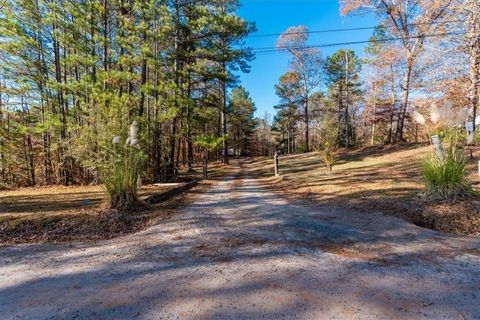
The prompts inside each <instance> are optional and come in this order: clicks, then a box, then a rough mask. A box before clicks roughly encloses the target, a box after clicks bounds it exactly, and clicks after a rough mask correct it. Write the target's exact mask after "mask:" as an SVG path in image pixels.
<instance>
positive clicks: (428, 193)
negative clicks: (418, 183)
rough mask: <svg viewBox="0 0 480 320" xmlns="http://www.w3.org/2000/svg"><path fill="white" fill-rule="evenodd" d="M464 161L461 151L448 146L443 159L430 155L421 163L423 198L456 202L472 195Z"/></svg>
mask: <svg viewBox="0 0 480 320" xmlns="http://www.w3.org/2000/svg"><path fill="white" fill-rule="evenodd" d="M466 164H467V162H466V160H465V157H464V155H463V152H462V150H461V149H459V148H457V147H455V146H454V145H450V146H449V147H448V148H447V149H446V151H444V153H443V157H440V156H439V155H437V154H436V153H435V154H432V155H431V156H430V157H429V158H428V159H426V160H425V161H424V162H423V165H422V172H423V178H424V180H425V192H424V196H425V198H427V199H429V200H434V201H456V200H464V199H468V198H471V197H472V196H473V195H474V191H473V189H472V186H471V183H470V182H469V181H468V179H467V178H466V175H465V167H466Z"/></svg>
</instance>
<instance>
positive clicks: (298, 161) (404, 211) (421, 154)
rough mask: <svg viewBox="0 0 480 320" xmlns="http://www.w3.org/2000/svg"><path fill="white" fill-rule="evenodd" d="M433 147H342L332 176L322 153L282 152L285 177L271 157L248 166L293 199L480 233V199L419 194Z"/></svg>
mask: <svg viewBox="0 0 480 320" xmlns="http://www.w3.org/2000/svg"><path fill="white" fill-rule="evenodd" d="M430 150H431V149H430V147H429V146H422V145H401V146H382V147H370V148H365V149H361V150H355V151H349V152H345V151H342V152H340V153H339V154H338V159H337V160H338V161H337V164H336V166H335V167H334V171H333V174H331V175H329V174H327V169H326V166H325V165H324V164H323V158H322V156H321V154H320V153H317V152H313V153H308V154H301V155H286V156H282V157H281V158H280V172H281V179H274V178H272V173H273V160H272V159H269V158H259V159H255V160H252V161H250V162H249V164H248V167H249V168H250V170H251V171H252V172H253V173H254V174H256V175H258V176H260V177H262V178H263V181H264V183H265V184H266V185H267V186H269V187H270V188H272V189H274V190H279V191H282V192H283V193H284V194H286V195H287V196H289V197H291V198H296V199H300V200H311V201H313V202H315V203H321V204H325V205H335V206H346V207H350V208H355V209H359V210H364V211H365V212H368V211H372V210H374V211H381V212H384V213H387V214H391V215H395V216H400V217H402V218H406V219H409V220H411V221H412V222H414V223H416V224H418V225H421V226H424V227H429V228H432V229H436V230H442V231H448V232H454V233H464V234H479V233H480V201H475V200H474V201H470V202H457V203H429V202H427V201H424V200H423V199H422V198H420V196H419V195H420V193H421V192H422V189H423V181H422V177H421V161H422V160H423V159H424V158H425V157H426V156H427V155H428V153H429V152H430ZM477 156H478V155H477ZM477 166H478V159H476V160H472V161H470V162H469V165H468V171H469V172H471V175H470V179H471V180H472V181H473V182H474V187H475V188H476V189H477V190H480V179H479V177H478V174H477V170H478V169H477Z"/></svg>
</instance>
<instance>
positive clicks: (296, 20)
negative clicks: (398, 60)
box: [238, 0, 376, 117]
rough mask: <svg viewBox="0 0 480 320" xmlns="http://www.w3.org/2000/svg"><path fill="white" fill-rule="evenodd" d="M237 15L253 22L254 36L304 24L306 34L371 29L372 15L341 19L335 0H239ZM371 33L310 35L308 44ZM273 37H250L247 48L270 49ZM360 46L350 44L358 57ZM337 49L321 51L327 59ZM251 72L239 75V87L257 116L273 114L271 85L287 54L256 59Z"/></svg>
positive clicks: (360, 38)
mask: <svg viewBox="0 0 480 320" xmlns="http://www.w3.org/2000/svg"><path fill="white" fill-rule="evenodd" d="M241 2H242V7H241V8H240V10H239V12H238V14H239V15H240V16H241V17H243V18H244V19H246V20H247V21H254V22H255V23H256V26H257V29H258V30H257V32H256V33H255V34H270V33H280V32H283V31H285V30H286V29H287V28H288V27H290V26H296V25H305V26H306V27H308V29H309V30H310V31H314V30H325V29H339V28H340V29H342V28H357V27H370V26H375V25H376V21H375V19H374V18H373V17H372V16H355V17H342V16H340V12H339V4H338V0H241ZM371 33H372V30H362V31H350V32H338V33H320V34H312V35H310V40H309V44H312V45H319V44H325V43H337V42H349V41H363V40H368V38H369V37H370V35H371ZM276 40H277V38H276V37H257V38H255V37H253V38H252V37H250V38H248V39H247V45H248V46H250V47H252V48H263V47H274V46H275V42H276ZM363 47H364V45H354V46H349V47H348V48H350V49H354V50H355V51H357V53H358V54H360V55H361V54H362V53H363ZM340 48H341V47H329V48H325V49H322V55H323V56H324V57H327V56H328V55H330V54H332V53H334V52H335V51H336V50H338V49H340ZM251 66H252V68H251V72H250V73H248V74H242V75H240V80H241V82H242V85H243V86H244V87H245V88H246V89H247V90H248V91H249V92H250V95H251V96H252V98H253V100H254V101H255V104H256V106H257V116H260V117H263V115H264V114H265V111H267V112H268V113H270V115H272V116H273V115H274V114H275V110H274V109H273V106H274V105H275V104H277V102H278V97H277V96H276V95H275V89H274V85H275V83H276V82H277V80H278V78H279V77H280V76H281V75H282V74H283V73H284V72H285V71H286V70H287V69H288V55H287V54H284V53H276V54H270V55H261V56H257V57H256V58H255V60H254V61H253V62H252V63H251Z"/></svg>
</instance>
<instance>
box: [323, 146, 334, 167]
mask: <svg viewBox="0 0 480 320" xmlns="http://www.w3.org/2000/svg"><path fill="white" fill-rule="evenodd" d="M324 147H325V150H324V151H323V160H324V161H325V165H326V166H327V170H328V173H329V174H331V173H332V170H333V165H334V164H335V151H334V150H333V146H332V144H331V143H329V142H325V145H324Z"/></svg>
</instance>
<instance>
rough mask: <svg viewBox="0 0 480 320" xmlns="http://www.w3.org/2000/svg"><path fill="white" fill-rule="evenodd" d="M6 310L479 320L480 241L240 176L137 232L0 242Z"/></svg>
mask: <svg viewBox="0 0 480 320" xmlns="http://www.w3.org/2000/svg"><path fill="white" fill-rule="evenodd" d="M379 221H381V223H379ZM0 318H1V319H256V318H264V319H375V318H379V319H397V318H398V319H400V318H402V319H423V318H428V319H480V239H479V238H466V237H455V236H448V235H444V234H440V233H437V232H433V231H430V230H425V229H421V228H418V227H416V226H414V225H412V224H409V223H406V222H404V221H402V220H399V219H396V218H393V217H389V216H383V215H381V214H377V213H372V214H371V215H365V214H359V213H355V212H345V211H341V210H339V209H332V208H325V207H315V206H303V205H298V204H294V203H289V202H288V201H287V200H285V199H284V198H282V197H281V196H279V195H277V194H273V193H271V192H269V191H267V190H265V189H263V188H262V187H261V186H259V185H258V183H257V182H256V181H255V180H254V179H249V178H245V177H243V178H236V179H235V178H230V179H226V180H225V181H223V182H221V183H219V184H217V185H216V186H215V187H214V188H212V189H210V190H209V191H208V192H206V193H204V194H203V195H202V196H201V197H200V198H199V200H198V201H197V202H196V203H195V204H194V205H192V206H189V207H188V208H185V210H184V213H183V214H181V215H178V216H176V217H173V218H172V219H170V220H168V221H167V222H164V223H162V224H159V225H156V226H154V227H152V228H150V229H148V230H145V231H143V232H140V233H137V234H134V235H130V236H126V237H122V238H117V239H114V240H110V241H103V242H96V243H88V244H77V245H23V246H16V247H6V248H0Z"/></svg>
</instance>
